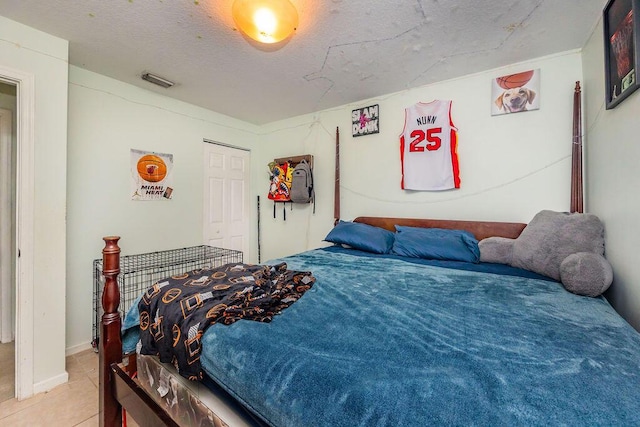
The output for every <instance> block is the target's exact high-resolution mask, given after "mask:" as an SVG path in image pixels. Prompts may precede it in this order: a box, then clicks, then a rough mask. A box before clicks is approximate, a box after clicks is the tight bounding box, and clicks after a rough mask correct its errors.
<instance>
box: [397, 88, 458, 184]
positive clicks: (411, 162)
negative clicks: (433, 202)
mask: <svg viewBox="0 0 640 427" xmlns="http://www.w3.org/2000/svg"><path fill="white" fill-rule="evenodd" d="M456 131H457V128H456V127H455V126H454V125H453V122H452V121H451V101H440V100H436V101H432V102H429V103H422V102H418V103H417V104H414V105H412V106H411V107H409V108H405V110H404V130H403V131H402V134H401V135H400V160H401V162H402V182H401V187H402V189H404V190H422V191H438V190H449V189H452V188H460V177H459V175H460V171H459V168H458V152H457V134H456Z"/></svg>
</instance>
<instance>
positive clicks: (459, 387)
mask: <svg viewBox="0 0 640 427" xmlns="http://www.w3.org/2000/svg"><path fill="white" fill-rule="evenodd" d="M360 255H362V254H360V253H359V252H357V251H350V252H349V251H336V250H322V249H319V250H313V251H309V252H305V253H302V254H299V255H296V256H292V257H288V258H286V259H283V260H282V261H286V262H287V263H288V265H289V268H293V269H297V270H309V271H312V272H313V274H314V276H315V277H316V279H317V281H316V284H315V285H314V287H313V288H312V289H311V290H309V291H308V292H307V293H306V294H305V295H304V296H303V297H302V298H301V299H300V300H299V301H297V302H296V303H295V304H293V305H292V306H291V307H289V308H288V309H287V310H286V311H284V312H283V313H282V314H281V315H279V316H276V317H275V318H274V319H273V321H272V322H271V323H268V324H267V323H257V322H250V321H241V322H237V323H236V324H234V325H232V326H228V327H227V326H224V325H214V326H212V327H211V328H209V329H208V330H207V332H206V333H205V334H204V337H203V354H202V358H201V362H202V366H203V368H204V369H205V371H206V372H207V374H208V375H209V376H210V377H211V378H213V379H214V380H215V381H216V382H218V383H219V384H220V385H222V387H223V388H224V389H226V390H227V391H229V393H231V394H232V395H233V396H234V397H236V398H237V399H238V400H240V401H241V402H243V403H244V404H245V405H246V406H248V407H249V408H250V409H252V410H253V411H254V412H255V413H256V414H258V415H259V416H260V417H261V418H263V419H264V420H265V421H267V422H268V423H269V424H271V425H273V426H277V427H285V426H329V425H330V426H349V427H355V426H425V425H492V426H496V425H509V426H511V425H576V426H583V425H640V335H639V334H638V333H636V331H634V330H633V329H632V328H631V327H630V326H629V325H628V324H627V323H626V322H625V321H624V320H623V319H622V318H621V317H620V316H619V315H617V314H616V312H615V311H614V310H613V309H612V308H611V306H610V305H609V304H608V303H607V302H606V300H604V299H603V298H595V299H594V298H587V297H581V296H576V295H573V294H571V293H569V292H567V291H565V290H564V289H563V288H562V286H561V285H560V284H559V283H557V282H553V281H546V280H539V279H533V278H528V277H517V276H504V275H497V274H492V273H484V272H474V271H464V270H456V269H449V268H440V267H435V266H428V265H420V264H415V263H410V262H405V261H403V260H401V259H398V258H393V257H371V256H360Z"/></svg>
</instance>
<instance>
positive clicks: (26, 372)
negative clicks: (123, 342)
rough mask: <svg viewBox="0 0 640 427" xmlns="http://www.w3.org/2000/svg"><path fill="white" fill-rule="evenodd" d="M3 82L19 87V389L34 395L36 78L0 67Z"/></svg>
mask: <svg viewBox="0 0 640 427" xmlns="http://www.w3.org/2000/svg"><path fill="white" fill-rule="evenodd" d="M0 81H2V82H4V83H8V84H12V85H15V86H16V102H17V106H16V116H17V117H16V123H17V129H16V135H17V150H16V151H17V152H16V157H17V161H16V218H15V220H16V221H15V224H16V248H15V253H16V266H15V271H16V342H15V349H16V351H15V353H16V354H15V360H16V387H15V394H16V397H17V398H18V400H22V399H26V398H28V397H31V396H32V395H33V379H34V375H33V366H34V363H33V356H34V353H33V351H34V343H33V332H34V319H33V317H34V307H33V295H34V291H33V285H34V282H33V277H34V275H33V271H34V268H35V264H34V216H35V201H34V195H35V191H34V188H35V182H34V176H35V166H34V163H35V159H34V152H35V75H34V74H31V73H25V72H23V71H20V70H15V69H13V68H8V67H4V66H1V65H0Z"/></svg>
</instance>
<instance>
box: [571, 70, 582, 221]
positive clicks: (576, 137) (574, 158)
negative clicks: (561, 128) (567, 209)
mask: <svg viewBox="0 0 640 427" xmlns="http://www.w3.org/2000/svg"><path fill="white" fill-rule="evenodd" d="M582 191H583V186H582V101H581V89H580V82H579V81H578V82H576V88H575V92H574V94H573V150H572V152H571V212H578V213H582V212H583V211H584V209H583V203H582Z"/></svg>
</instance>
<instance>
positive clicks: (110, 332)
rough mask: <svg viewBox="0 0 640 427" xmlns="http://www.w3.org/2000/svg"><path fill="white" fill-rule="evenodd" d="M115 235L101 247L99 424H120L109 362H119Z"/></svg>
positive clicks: (118, 253) (118, 266) (119, 412)
mask: <svg viewBox="0 0 640 427" xmlns="http://www.w3.org/2000/svg"><path fill="white" fill-rule="evenodd" d="M118 240H120V237H118V236H109V237H105V238H104V241H105V247H104V249H103V250H102V260H103V265H104V270H103V274H104V278H105V283H104V291H103V293H102V309H103V310H104V314H103V315H102V318H101V320H100V336H101V337H102V339H101V340H100V342H99V346H98V352H99V381H100V386H99V401H98V406H99V418H100V426H101V427H103V426H104V427H114V426H121V425H122V406H121V405H120V403H119V402H118V400H117V399H116V398H115V393H114V392H115V390H114V381H113V374H112V371H111V365H112V364H114V363H120V362H122V339H121V338H120V328H121V320H120V313H119V312H118V306H119V305H120V290H119V289H118V281H117V278H118V274H119V273H120V247H119V246H118Z"/></svg>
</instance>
